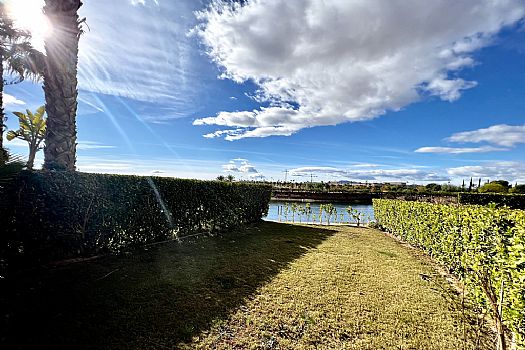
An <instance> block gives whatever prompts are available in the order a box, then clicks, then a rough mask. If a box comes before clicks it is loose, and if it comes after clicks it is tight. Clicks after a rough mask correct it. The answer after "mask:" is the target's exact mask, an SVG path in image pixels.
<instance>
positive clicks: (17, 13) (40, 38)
mask: <svg viewBox="0 0 525 350" xmlns="http://www.w3.org/2000/svg"><path fill="white" fill-rule="evenodd" d="M5 5H6V7H7V11H8V13H9V15H10V16H11V18H12V19H13V21H14V23H15V25H16V26H17V27H18V28H20V29H24V30H27V31H29V32H30V33H31V44H32V45H33V47H34V48H36V49H37V50H40V51H44V39H45V38H46V37H47V36H49V35H50V34H51V32H52V27H51V23H50V22H49V20H48V19H47V17H46V16H44V14H43V13H42V7H43V6H44V0H7V1H6V2H5Z"/></svg>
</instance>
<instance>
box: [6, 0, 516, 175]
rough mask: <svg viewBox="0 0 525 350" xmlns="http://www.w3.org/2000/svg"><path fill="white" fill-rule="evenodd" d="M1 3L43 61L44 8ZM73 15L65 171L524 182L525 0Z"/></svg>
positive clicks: (171, 7)
mask: <svg viewBox="0 0 525 350" xmlns="http://www.w3.org/2000/svg"><path fill="white" fill-rule="evenodd" d="M5 1H6V2H7V4H8V6H11V9H12V13H13V16H14V18H15V20H17V23H18V24H19V25H20V26H25V27H27V28H28V29H30V30H32V31H33V32H34V38H33V45H34V46H35V47H37V48H39V49H42V50H43V40H44V38H45V36H46V35H53V34H52V27H51V26H50V24H49V23H47V22H46V20H45V18H44V17H43V15H42V13H41V6H42V3H43V0H5ZM84 3H85V4H84V6H83V7H82V8H81V10H80V16H81V17H86V26H85V33H84V34H83V35H82V37H81V38H80V49H79V65H78V69H79V73H78V78H79V107H78V116H77V128H78V147H77V153H78V154H77V168H78V170H79V171H84V172H102V173H117V174H139V175H158V176H176V177H183V178H199V179H213V178H216V177H217V176H218V175H226V174H233V175H234V176H235V177H236V178H238V179H247V180H248V179H253V180H261V179H266V180H273V181H277V180H281V181H282V180H284V178H285V176H286V177H287V179H288V180H295V181H310V180H314V181H330V180H332V181H339V180H349V181H368V182H393V181H404V182H408V183H422V184H424V183H430V182H440V183H447V182H451V183H454V184H460V183H461V182H462V180H464V179H465V180H466V181H469V180H470V177H474V178H476V179H477V178H483V181H486V180H495V179H505V180H508V181H511V182H512V183H514V182H518V183H525V0H464V1H455V0H433V1H424V2H423V1H420V0H399V1H386V0H382V1H381V0H366V1H364V0H324V1H317V0H248V1H245V2H244V3H243V5H242V6H241V5H239V4H238V3H236V2H231V1H230V2H224V1H211V0H178V1H171V0H114V1H111V2H108V1H105V0H86V1H84ZM4 102H5V104H6V110H7V114H8V116H9V121H8V127H9V128H11V129H14V128H16V127H17V123H16V122H17V121H16V117H14V116H13V115H12V114H11V112H12V111H23V110H25V109H26V108H29V109H32V110H34V109H36V108H37V107H38V106H40V105H42V104H44V95H43V91H42V87H41V83H39V82H37V83H34V82H24V83H21V84H18V85H10V86H7V87H6V88H5V93H4ZM7 146H8V147H10V148H11V150H12V152H13V153H17V154H22V155H24V154H26V153H27V151H26V148H27V145H25V144H24V143H23V142H22V141H18V140H17V141H13V142H8V143H7ZM42 159H43V154H42V152H40V153H39V155H38V156H37V164H40V163H41V162H42Z"/></svg>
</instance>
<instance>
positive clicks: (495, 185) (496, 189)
mask: <svg viewBox="0 0 525 350" xmlns="http://www.w3.org/2000/svg"><path fill="white" fill-rule="evenodd" d="M508 191H509V188H508V186H504V185H503V184H501V183H499V181H493V182H490V183H488V184H484V185H483V186H481V187H480V189H479V192H481V193H507V192H508Z"/></svg>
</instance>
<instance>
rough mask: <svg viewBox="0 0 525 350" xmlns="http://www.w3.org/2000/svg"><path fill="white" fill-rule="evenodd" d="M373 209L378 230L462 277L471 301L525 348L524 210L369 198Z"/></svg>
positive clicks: (521, 347)
mask: <svg viewBox="0 0 525 350" xmlns="http://www.w3.org/2000/svg"><path fill="white" fill-rule="evenodd" d="M374 213H375V218H376V220H377V221H378V224H379V225H380V226H381V227H382V228H383V229H385V230H387V231H389V232H391V233H393V234H395V235H397V236H399V237H400V238H402V239H404V240H406V241H408V242H410V243H412V244H413V245H416V246H418V247H420V248H422V249H424V250H426V251H427V252H429V254H431V256H432V257H433V258H435V259H436V260H438V261H440V262H442V263H443V264H444V265H445V266H447V267H448V268H449V269H450V270H451V271H452V272H454V273H455V274H456V275H457V276H459V277H461V278H462V279H463V280H464V283H465V288H466V289H467V291H468V293H467V295H468V296H470V298H471V299H472V301H473V302H474V303H475V305H478V306H479V307H482V308H485V309H487V310H489V311H490V312H491V313H492V315H493V318H494V320H495V322H496V324H497V325H498V323H499V324H500V326H501V327H500V329H501V328H503V325H502V324H501V323H500V320H502V322H503V324H504V325H505V327H507V328H508V329H510V330H511V331H512V333H513V334H514V336H515V338H516V340H517V342H518V344H519V345H518V347H519V348H520V349H525V211H521V210H510V209H507V208H500V209H497V208H490V207H482V206H456V205H442V204H431V203H422V202H405V201H398V200H388V199H374ZM500 291H503V296H504V298H503V303H502V313H501V315H500V313H499V310H498V306H499V303H500V298H499V295H500Z"/></svg>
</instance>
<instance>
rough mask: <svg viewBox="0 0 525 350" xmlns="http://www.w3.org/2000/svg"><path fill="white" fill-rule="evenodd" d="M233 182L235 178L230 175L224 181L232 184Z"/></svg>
mask: <svg viewBox="0 0 525 350" xmlns="http://www.w3.org/2000/svg"><path fill="white" fill-rule="evenodd" d="M233 180H235V176H233V175H232V174H228V176H226V181H229V182H233Z"/></svg>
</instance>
